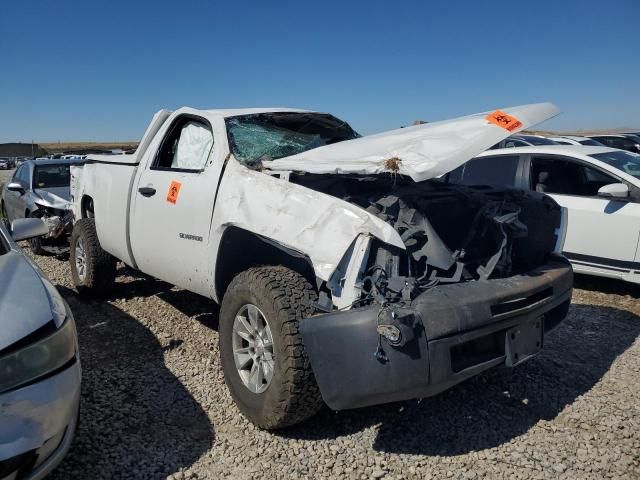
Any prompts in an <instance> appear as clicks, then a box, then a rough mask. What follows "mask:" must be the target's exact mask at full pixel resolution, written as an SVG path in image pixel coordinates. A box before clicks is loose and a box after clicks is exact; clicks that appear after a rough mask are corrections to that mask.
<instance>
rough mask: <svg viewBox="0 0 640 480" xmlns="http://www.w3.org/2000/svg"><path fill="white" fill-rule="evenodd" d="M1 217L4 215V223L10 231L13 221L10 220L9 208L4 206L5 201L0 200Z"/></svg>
mask: <svg viewBox="0 0 640 480" xmlns="http://www.w3.org/2000/svg"><path fill="white" fill-rule="evenodd" d="M0 217H2V219H1V220H2V223H3V224H4V226H5V228H6V229H7V231H8V232H10V231H11V223H10V222H9V216H8V215H7V209H6V208H5V206H4V202H0Z"/></svg>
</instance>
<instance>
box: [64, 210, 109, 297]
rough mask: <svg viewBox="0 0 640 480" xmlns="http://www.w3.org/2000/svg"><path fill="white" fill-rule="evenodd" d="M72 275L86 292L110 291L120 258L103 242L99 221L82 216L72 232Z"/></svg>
mask: <svg viewBox="0 0 640 480" xmlns="http://www.w3.org/2000/svg"><path fill="white" fill-rule="evenodd" d="M69 262H70V263H71V276H72V277H73V283H74V284H75V286H76V289H77V290H78V293H79V294H80V295H83V296H100V295H104V294H106V293H107V292H108V291H109V290H110V288H111V286H112V285H113V282H114V280H115V277H116V266H117V260H116V259H115V258H114V257H113V256H112V255H110V254H109V253H107V252H105V251H104V250H103V249H102V247H101V246H100V241H99V240H98V234H97V232H96V226H95V221H94V220H93V219H92V218H83V219H81V220H78V221H77V222H76V224H75V225H74V227H73V233H72V234H71V251H70V255H69Z"/></svg>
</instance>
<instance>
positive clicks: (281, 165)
mask: <svg viewBox="0 0 640 480" xmlns="http://www.w3.org/2000/svg"><path fill="white" fill-rule="evenodd" d="M559 113H560V110H559V109H558V108H557V107H556V106H555V105H553V104H551V103H536V104H531V105H522V106H519V107H511V108H504V109H501V110H496V111H493V112H483V113H476V114H474V115H469V116H466V117H459V118H455V119H452V120H444V121H441V122H433V123H427V124H423V125H416V126H412V127H407V128H400V129H397V130H390V131H388V132H383V133H378V134H376V135H369V136H366V137H361V138H357V139H354V140H346V141H344V142H339V143H334V144H332V145H327V146H324V147H318V148H315V149H313V150H309V151H306V152H303V153H300V154H298V155H292V156H290V157H285V158H280V159H278V160H273V161H267V162H263V166H264V167H265V168H267V169H270V170H293V171H302V172H308V173H338V174H339V173H354V174H377V173H384V172H393V173H399V174H403V175H408V176H409V177H411V178H412V179H413V180H414V181H416V182H420V181H423V180H428V179H430V178H435V177H438V176H440V175H443V174H445V173H447V172H450V171H451V170H453V169H455V168H457V167H459V166H460V165H462V164H463V163H465V162H467V161H468V160H471V159H472V158H473V157H475V156H476V155H478V154H480V153H482V152H484V151H485V150H487V149H488V148H489V147H491V146H493V145H494V144H496V143H498V142H499V141H501V140H504V139H505V138H507V137H508V136H509V135H512V134H514V133H517V132H519V131H521V130H525V129H527V128H530V127H532V126H534V125H537V124H538V123H541V122H543V121H545V120H547V119H549V118H552V117H554V116H556V115H558V114H559Z"/></svg>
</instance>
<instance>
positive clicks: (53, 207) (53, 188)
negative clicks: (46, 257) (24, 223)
mask: <svg viewBox="0 0 640 480" xmlns="http://www.w3.org/2000/svg"><path fill="white" fill-rule="evenodd" d="M79 163H81V161H78V160H63V159H56V160H28V161H26V162H24V163H22V164H21V165H20V166H19V167H18V169H17V170H16V171H15V173H14V174H13V177H12V179H11V181H10V182H9V183H7V184H6V185H5V186H4V188H3V190H2V197H1V198H0V213H1V214H2V216H3V217H4V218H5V219H6V220H7V221H8V222H12V221H13V220H16V219H18V218H29V217H36V218H42V219H44V220H45V222H46V223H47V224H48V225H49V228H50V233H49V235H47V236H46V237H44V238H35V239H33V240H31V241H30V245H31V249H32V250H33V252H34V253H36V254H42V253H44V252H46V251H50V252H51V253H57V252H58V251H59V250H60V248H63V247H64V246H65V244H66V235H65V232H66V233H68V232H67V226H68V224H69V223H70V220H71V209H70V204H69V200H70V192H69V182H70V178H71V176H70V172H69V169H70V166H71V165H77V164H79Z"/></svg>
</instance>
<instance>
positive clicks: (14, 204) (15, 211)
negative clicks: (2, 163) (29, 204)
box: [4, 165, 29, 221]
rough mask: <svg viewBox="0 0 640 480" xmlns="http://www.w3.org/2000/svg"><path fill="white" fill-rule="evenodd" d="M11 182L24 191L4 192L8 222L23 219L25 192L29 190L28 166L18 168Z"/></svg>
mask: <svg viewBox="0 0 640 480" xmlns="http://www.w3.org/2000/svg"><path fill="white" fill-rule="evenodd" d="M11 182H12V183H19V184H20V185H21V186H22V188H23V189H24V191H22V192H12V191H10V190H7V191H6V192H5V197H4V201H5V209H6V210H7V216H8V217H9V220H11V221H13V220H15V219H16V218H22V217H24V213H25V208H26V207H25V202H24V198H25V195H26V191H27V189H28V188H29V165H21V166H20V167H18V169H17V170H16V171H15V173H14V174H13V178H12V179H11Z"/></svg>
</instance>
